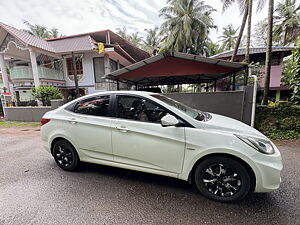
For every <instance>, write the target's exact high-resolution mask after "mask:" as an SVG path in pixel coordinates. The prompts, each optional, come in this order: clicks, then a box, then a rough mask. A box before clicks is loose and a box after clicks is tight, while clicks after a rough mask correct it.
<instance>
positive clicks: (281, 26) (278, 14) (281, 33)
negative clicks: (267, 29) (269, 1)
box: [274, 0, 300, 45]
mask: <svg viewBox="0 0 300 225" xmlns="http://www.w3.org/2000/svg"><path fill="white" fill-rule="evenodd" d="M274 20H275V26H274V40H277V42H279V43H280V44H281V45H287V44H293V43H295V41H296V39H297V37H298V36H299V33H300V5H298V4H297V2H296V0H285V1H284V2H279V3H278V4H277V6H276V9H275V16H274Z"/></svg>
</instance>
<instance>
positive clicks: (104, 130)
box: [65, 95, 113, 161]
mask: <svg viewBox="0 0 300 225" xmlns="http://www.w3.org/2000/svg"><path fill="white" fill-rule="evenodd" d="M110 100H111V96H110V95H99V96H93V97H89V98H86V99H83V100H80V101H78V102H76V103H75V104H74V106H73V107H71V108H72V109H71V110H70V111H71V112H68V114H67V115H66V118H65V122H66V123H67V126H68V131H67V133H68V135H69V136H70V138H71V140H72V142H73V143H74V144H75V146H76V148H77V149H78V150H79V151H80V153H83V157H87V158H92V159H102V160H111V161H112V160H113V156H112V145H111V117H110Z"/></svg>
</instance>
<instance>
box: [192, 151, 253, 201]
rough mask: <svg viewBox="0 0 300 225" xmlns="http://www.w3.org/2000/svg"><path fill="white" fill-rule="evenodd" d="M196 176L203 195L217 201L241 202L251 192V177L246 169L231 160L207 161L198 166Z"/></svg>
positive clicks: (214, 159)
mask: <svg viewBox="0 0 300 225" xmlns="http://www.w3.org/2000/svg"><path fill="white" fill-rule="evenodd" d="M194 175H195V183H196V186H197V188H198V189H199V191H200V192H201V194H203V195H204V196H206V197H207V198H210V199H213V200H216V201H221V202H234V201H239V200H241V199H243V198H244V197H245V196H246V195H247V194H248V193H249V191H250V176H249V174H248V172H247V170H246V168H245V167H244V166H242V165H241V164H240V163H239V162H238V161H236V160H234V159H231V158H227V157H211V158H208V159H205V160H204V161H203V162H201V163H200V164H199V165H198V166H197V168H196V170H195V174H194Z"/></svg>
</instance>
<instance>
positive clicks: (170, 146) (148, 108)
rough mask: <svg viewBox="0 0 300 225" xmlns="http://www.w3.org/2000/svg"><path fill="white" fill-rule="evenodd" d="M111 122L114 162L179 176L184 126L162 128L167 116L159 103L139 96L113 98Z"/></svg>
mask: <svg viewBox="0 0 300 225" xmlns="http://www.w3.org/2000/svg"><path fill="white" fill-rule="evenodd" d="M115 109H116V110H115V111H116V118H114V119H112V145H113V146H112V147H113V154H114V161H116V162H118V163H124V164H129V165H135V166H139V167H144V168H150V169H155V170H162V171H167V172H172V173H181V171H182V164H183V159H184V149H185V133H184V127H175V126H172V127H162V126H161V124H160V119H161V118H162V117H163V116H164V115H166V114H167V112H166V110H165V109H164V108H163V107H161V106H160V105H159V104H157V103H155V102H153V101H151V100H149V99H146V98H143V97H139V96H130V95H116V98H115Z"/></svg>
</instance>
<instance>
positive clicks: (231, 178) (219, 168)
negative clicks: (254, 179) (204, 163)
mask: <svg viewBox="0 0 300 225" xmlns="http://www.w3.org/2000/svg"><path fill="white" fill-rule="evenodd" d="M202 181H203V183H204V185H205V187H206V189H207V190H208V191H209V192H210V193H212V194H214V195H217V196H221V197H231V196H233V195H235V194H236V193H237V192H238V191H239V190H240V189H241V186H242V181H241V177H240V175H239V174H238V173H237V172H236V171H235V170H234V169H232V168H230V167H228V166H225V165H224V164H221V163H219V164H212V165H210V166H209V167H208V168H206V169H205V172H204V175H203V178H202Z"/></svg>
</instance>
